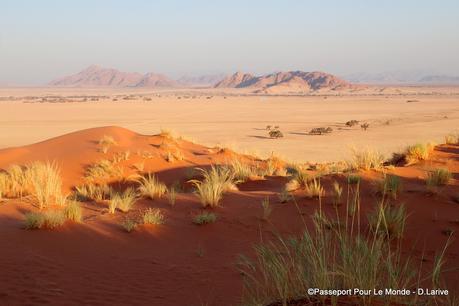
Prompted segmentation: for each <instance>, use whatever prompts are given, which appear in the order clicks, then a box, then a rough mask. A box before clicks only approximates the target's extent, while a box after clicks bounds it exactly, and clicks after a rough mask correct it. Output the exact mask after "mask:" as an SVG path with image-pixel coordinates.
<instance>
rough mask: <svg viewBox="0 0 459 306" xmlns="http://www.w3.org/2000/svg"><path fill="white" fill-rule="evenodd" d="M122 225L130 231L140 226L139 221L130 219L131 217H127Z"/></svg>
mask: <svg viewBox="0 0 459 306" xmlns="http://www.w3.org/2000/svg"><path fill="white" fill-rule="evenodd" d="M121 226H122V227H123V229H124V230H125V231H126V232H128V233H130V232H132V231H133V230H135V229H136V228H137V226H138V224H137V222H136V221H135V220H133V219H130V218H126V219H125V220H124V221H123V222H122V223H121Z"/></svg>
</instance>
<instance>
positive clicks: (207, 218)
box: [193, 212, 217, 225]
mask: <svg viewBox="0 0 459 306" xmlns="http://www.w3.org/2000/svg"><path fill="white" fill-rule="evenodd" d="M215 221H217V215H216V214H214V213H211V212H203V213H200V214H199V215H196V216H195V217H194V218H193V223H194V224H196V225H204V224H209V223H214V222H215Z"/></svg>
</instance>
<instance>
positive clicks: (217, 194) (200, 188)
mask: <svg viewBox="0 0 459 306" xmlns="http://www.w3.org/2000/svg"><path fill="white" fill-rule="evenodd" d="M198 170H199V171H201V173H202V176H203V180H202V181H199V180H191V181H190V182H191V183H192V184H193V185H194V186H195V187H196V195H197V196H198V197H199V199H200V201H201V204H202V206H203V207H217V206H219V204H220V200H221V199H222V197H223V193H225V192H226V191H229V190H232V189H234V188H235V185H234V180H235V178H234V174H233V173H232V171H231V170H230V169H228V168H226V167H216V166H212V168H211V169H209V170H203V169H198Z"/></svg>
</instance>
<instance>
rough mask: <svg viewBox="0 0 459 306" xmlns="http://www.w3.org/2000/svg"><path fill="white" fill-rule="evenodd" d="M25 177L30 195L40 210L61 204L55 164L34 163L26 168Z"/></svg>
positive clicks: (58, 176)
mask: <svg viewBox="0 0 459 306" xmlns="http://www.w3.org/2000/svg"><path fill="white" fill-rule="evenodd" d="M25 176H26V181H27V182H28V183H29V185H30V194H31V195H32V196H33V197H34V199H35V200H36V202H37V203H38V206H39V207H40V209H42V208H44V207H47V206H48V205H52V204H59V203H61V202H62V200H63V198H64V196H63V194H62V179H61V176H60V171H59V168H58V166H57V164H56V163H54V162H46V163H42V162H34V163H32V164H31V165H30V166H28V167H27V169H26V172H25Z"/></svg>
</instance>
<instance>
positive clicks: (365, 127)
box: [360, 122, 370, 131]
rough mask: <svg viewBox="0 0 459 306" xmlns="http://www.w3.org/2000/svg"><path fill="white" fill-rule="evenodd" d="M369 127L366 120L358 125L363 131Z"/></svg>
mask: <svg viewBox="0 0 459 306" xmlns="http://www.w3.org/2000/svg"><path fill="white" fill-rule="evenodd" d="M369 127H370V124H369V123H367V122H365V123H363V124H361V125H360V128H361V129H362V130H364V131H366V130H367V129H368V128H369Z"/></svg>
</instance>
